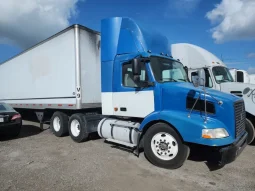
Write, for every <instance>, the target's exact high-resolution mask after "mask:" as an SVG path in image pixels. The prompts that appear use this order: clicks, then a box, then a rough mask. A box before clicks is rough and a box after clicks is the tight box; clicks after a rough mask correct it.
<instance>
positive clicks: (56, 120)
mask: <svg viewBox="0 0 255 191" xmlns="http://www.w3.org/2000/svg"><path fill="white" fill-rule="evenodd" d="M50 128H51V131H52V132H53V134H54V135H55V136H57V137H63V136H65V135H68V116H67V115H66V114H65V113H62V112H59V111H56V112H55V113H54V114H53V116H52V118H51V121H50Z"/></svg>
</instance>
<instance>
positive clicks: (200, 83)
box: [191, 69, 206, 87]
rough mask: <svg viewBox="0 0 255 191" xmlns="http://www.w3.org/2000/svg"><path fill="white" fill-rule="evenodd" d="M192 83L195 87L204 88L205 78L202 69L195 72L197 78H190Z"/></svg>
mask: <svg viewBox="0 0 255 191" xmlns="http://www.w3.org/2000/svg"><path fill="white" fill-rule="evenodd" d="M191 80H192V83H193V85H194V86H195V87H198V86H205V83H206V78H205V71H204V69H199V70H198V71H197V76H192V79H191Z"/></svg>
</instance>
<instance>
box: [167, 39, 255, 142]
mask: <svg viewBox="0 0 255 191" xmlns="http://www.w3.org/2000/svg"><path fill="white" fill-rule="evenodd" d="M171 50H172V55H173V57H174V58H176V59H179V60H180V61H181V62H182V63H183V64H184V66H186V67H187V68H188V75H189V79H190V80H191V81H193V80H194V78H196V76H197V75H198V70H199V69H203V70H204V71H205V74H206V75H205V78H206V83H205V86H206V87H207V88H209V89H215V90H219V91H222V92H226V93H231V94H234V95H237V96H239V97H242V98H243V99H244V102H245V108H246V122H245V124H246V131H247V132H248V134H249V136H248V143H249V144H250V143H252V142H253V140H254V137H255V131H254V125H255V99H254V90H255V85H253V84H249V83H239V82H236V81H235V78H233V76H232V75H231V71H230V70H229V68H227V66H226V65H225V64H224V63H223V62H222V61H221V60H220V59H219V58H217V57H216V56H215V55H213V54H212V53H211V52H209V51H207V50H205V49H203V48H201V47H198V46H196V45H193V44H188V43H177V44H172V45H171ZM232 72H233V71H232ZM237 72H238V71H237ZM239 72H241V71H239ZM243 75H245V73H243ZM242 77H243V78H242V80H244V78H245V76H242ZM239 78H240V79H239ZM236 79H237V78H236ZM238 79H239V80H241V76H240V73H239V77H238Z"/></svg>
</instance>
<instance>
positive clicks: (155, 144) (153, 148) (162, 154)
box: [144, 123, 190, 169]
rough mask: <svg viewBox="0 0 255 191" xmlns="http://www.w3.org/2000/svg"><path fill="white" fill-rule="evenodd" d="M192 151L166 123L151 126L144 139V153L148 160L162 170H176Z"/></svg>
mask: <svg viewBox="0 0 255 191" xmlns="http://www.w3.org/2000/svg"><path fill="white" fill-rule="evenodd" d="M189 152H190V149H189V147H188V146H187V145H185V144H183V142H182V140H181V138H180V136H179V135H178V134H177V133H176V131H175V130H174V129H173V128H172V127H171V126H169V125H167V124H165V123H157V124H155V125H153V126H151V127H150V128H149V129H148V130H147V132H146V134H145V137H144V153H145V155H146V157H147V158H148V160H149V161H150V162H151V163H152V164H154V165H156V166H158V167H162V168H167V169H176V168H179V167H181V166H182V165H183V163H184V162H185V160H186V159H187V158H188V155H189Z"/></svg>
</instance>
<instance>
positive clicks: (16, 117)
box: [11, 114, 21, 120]
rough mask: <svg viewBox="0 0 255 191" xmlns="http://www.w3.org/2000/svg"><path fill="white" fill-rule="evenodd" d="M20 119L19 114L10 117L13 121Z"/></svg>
mask: <svg viewBox="0 0 255 191" xmlns="http://www.w3.org/2000/svg"><path fill="white" fill-rule="evenodd" d="M20 118H21V115H20V114H16V115H14V116H13V117H12V119H11V120H15V119H20Z"/></svg>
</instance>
